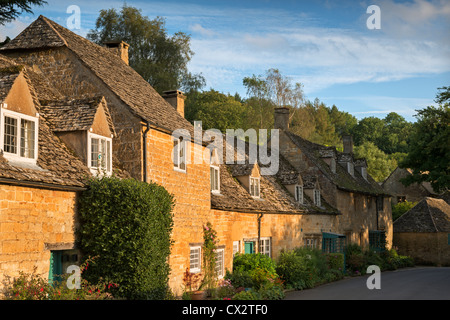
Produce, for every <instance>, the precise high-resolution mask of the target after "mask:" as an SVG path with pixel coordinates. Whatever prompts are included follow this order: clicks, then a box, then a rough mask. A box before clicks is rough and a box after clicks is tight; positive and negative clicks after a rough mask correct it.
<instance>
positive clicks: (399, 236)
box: [394, 194, 450, 266]
mask: <svg viewBox="0 0 450 320" xmlns="http://www.w3.org/2000/svg"><path fill="white" fill-rule="evenodd" d="M445 199H446V200H445ZM394 246H395V247H396V248H397V250H398V253H399V254H402V255H407V256H411V257H413V258H414V259H415V261H416V263H418V264H432V265H438V266H450V205H449V203H448V194H447V196H446V198H444V197H443V198H430V197H426V198H424V199H422V200H421V201H420V202H419V203H418V204H417V205H416V206H414V207H413V208H412V209H411V210H409V211H408V212H406V213H404V214H403V215H402V216H401V217H400V218H398V219H397V220H396V221H395V222H394Z"/></svg>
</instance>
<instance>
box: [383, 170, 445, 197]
mask: <svg viewBox="0 0 450 320" xmlns="http://www.w3.org/2000/svg"><path fill="white" fill-rule="evenodd" d="M411 174H412V171H411V169H403V168H400V167H397V168H395V170H394V171H392V172H391V174H390V175H389V177H387V178H386V179H385V180H384V181H383V184H382V187H383V189H384V190H385V191H386V192H387V193H390V194H391V195H392V204H394V205H395V204H397V203H399V202H404V201H409V202H418V201H420V200H422V199H423V198H425V197H433V196H437V193H436V192H434V190H433V188H432V187H431V184H430V183H429V182H426V181H425V182H422V183H414V184H412V185H409V186H407V187H406V186H405V185H404V184H403V183H402V182H401V181H400V180H401V179H404V178H406V177H408V176H410V175H411Z"/></svg>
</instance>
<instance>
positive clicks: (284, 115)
mask: <svg viewBox="0 0 450 320" xmlns="http://www.w3.org/2000/svg"><path fill="white" fill-rule="evenodd" d="M274 117H275V124H274V128H275V129H281V130H289V108H285V107H280V108H275V114H274Z"/></svg>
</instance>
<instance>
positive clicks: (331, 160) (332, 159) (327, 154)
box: [319, 148, 336, 173]
mask: <svg viewBox="0 0 450 320" xmlns="http://www.w3.org/2000/svg"><path fill="white" fill-rule="evenodd" d="M319 154H320V158H321V159H322V160H323V161H324V162H325V163H326V164H328V166H329V167H330V170H331V172H332V173H336V149H334V148H326V149H321V150H319Z"/></svg>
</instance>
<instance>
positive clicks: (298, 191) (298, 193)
mask: <svg viewBox="0 0 450 320" xmlns="http://www.w3.org/2000/svg"><path fill="white" fill-rule="evenodd" d="M295 200H297V202H298V203H300V204H303V186H300V185H296V186H295Z"/></svg>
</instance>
